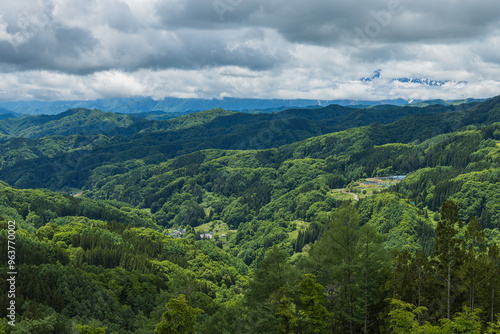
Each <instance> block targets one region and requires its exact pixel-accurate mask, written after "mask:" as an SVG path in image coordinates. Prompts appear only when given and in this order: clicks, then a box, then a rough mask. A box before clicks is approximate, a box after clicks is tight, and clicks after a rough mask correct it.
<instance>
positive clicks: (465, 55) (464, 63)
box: [0, 0, 500, 99]
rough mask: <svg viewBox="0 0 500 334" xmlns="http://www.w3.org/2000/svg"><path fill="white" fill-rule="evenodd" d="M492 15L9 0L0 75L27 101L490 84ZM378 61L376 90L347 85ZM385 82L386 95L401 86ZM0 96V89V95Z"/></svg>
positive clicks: (346, 3) (494, 7)
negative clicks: (98, 94)
mask: <svg viewBox="0 0 500 334" xmlns="http://www.w3.org/2000/svg"><path fill="white" fill-rule="evenodd" d="M499 12H500V2H499V1H498V0H483V1H481V3H480V4H478V3H477V2H476V1H473V0H441V1H435V0H357V1H352V0H332V1H326V0H307V1H306V0H273V1H264V0H207V1H201V0H106V1H101V0H18V1H15V2H14V1H8V2H6V3H2V7H1V8H0V73H3V74H4V79H5V80H4V84H3V85H4V86H5V87H7V85H10V86H12V87H17V89H21V90H23V89H24V90H25V92H26V93H25V94H26V96H28V98H31V97H32V96H41V97H42V98H47V96H49V97H48V98H50V96H54V95H53V94H56V95H57V94H66V93H61V92H57V89H58V88H57V87H64V90H62V92H66V91H69V93H67V94H73V95H78V96H80V95H82V94H87V93H88V92H87V90H88V89H94V90H95V91H98V90H100V91H108V92H109V94H117V92H119V91H120V90H121V89H124V90H125V91H126V92H128V93H129V94H132V95H134V94H135V95H137V94H139V95H140V94H149V93H150V94H153V95H155V96H156V95H158V96H160V95H161V94H164V95H168V94H171V93H172V92H174V93H175V94H178V95H179V96H197V94H200V93H199V92H200V91H201V92H203V93H202V94H203V96H204V97H206V96H216V97H217V96H220V95H221V94H222V95H224V96H232V95H235V96H236V95H238V96H241V95H244V94H253V95H252V96H260V95H262V94H271V95H272V94H275V95H277V96H282V95H283V96H284V95H286V96H284V97H294V96H296V94H299V95H300V96H302V97H307V96H304V95H301V94H305V95H307V94H309V92H310V94H312V95H314V96H318V97H319V98H327V97H337V96H339V97H345V96H355V97H358V96H364V94H371V93H373V92H377V94H378V92H380V91H384V89H386V90H387V89H388V90H390V89H393V88H394V87H392V88H391V87H389V86H387V85H391V84H390V83H391V82H392V81H390V77H392V78H394V77H403V76H411V75H423V76H426V77H430V78H432V79H437V80H456V81H467V82H473V81H474V80H476V79H477V80H483V79H484V80H490V81H491V82H493V81H495V80H497V79H496V78H497V77H498V75H500V58H499V56H498V55H499V54H500V37H499V36H500V17H499V15H498V13H499ZM379 68H380V69H381V70H382V72H381V73H382V74H381V77H382V79H384V77H385V79H387V80H386V81H383V80H382V79H381V80H379V81H377V82H378V83H379V84H380V85H382V83H383V82H385V85H386V86H384V87H369V86H359V84H357V83H356V82H354V81H356V80H359V78H363V77H366V76H369V75H370V73H372V72H373V71H374V70H375V69H379ZM176 71H177V72H176ZM21 73H26V75H20V74H21ZM213 76H215V79H213V78H212V77H213ZM30 78H37V79H30ZM42 78H43V79H42ZM37 80H38V81H37ZM93 80H94V81H96V82H94V81H93ZM165 80H170V81H171V82H169V83H166V81H165ZM174 80H177V81H175V82H174ZM35 81H36V82H35ZM77 81H78V82H79V83H78V84H75V86H74V87H73V86H71V82H77ZM110 81H111V83H110ZM40 82H43V84H42V83H40ZM344 83H347V84H348V88H345V89H344V90H343V91H342V89H343V88H342V87H344V86H345V85H344ZM388 83H389V84H388ZM371 84H375V83H371ZM37 85H39V86H37ZM58 85H59V86H58ZM68 85H69V86H68ZM127 85H128V86H127ZM207 85H210V87H211V88H207V87H205V86H207ZM366 85H368V84H366ZM202 86H203V87H202ZM89 87H90V88H89ZM92 87H94V88H92ZM178 87H184V88H183V89H184V90H182V91H180V90H178ZM387 87H389V88H387ZM478 87H479V86H478ZM492 87H493V86H492ZM495 87H496V86H495ZM495 87H494V88H489V90H488V89H487V90H484V89H483V90H481V89H482V88H481V87H479V88H475V92H476V91H477V92H481V93H477V94H476V95H481V94H483V95H484V94H486V93H484V92H486V91H487V92H488V94H489V92H491V91H492V90H493V89H496V88H495ZM396 88H397V89H398V90H397V91H395V92H394V91H393V92H391V93H390V94H402V93H401V92H402V91H400V90H401V89H406V88H408V87H403V86H398V87H396ZM480 88H481V89H480ZM2 89H4V91H2ZM259 89H260V90H262V92H260V91H259ZM412 89H413V88H412ZM76 91H78V93H75V92H76ZM9 92H10V90H9V89H8V88H2V85H0V95H1V98H4V99H5V98H6V97H5V96H7V95H9V94H10V93H9ZM30 92H31V93H30ZM41 92H43V94H42V93H41ZM128 93H124V94H128ZM473 93H474V92H473ZM30 94H31V95H30ZM88 94H90V95H92V94H93V93H92V92H91V93H88ZM259 94H260V95H259ZM323 94H326V95H328V96H323ZM349 94H351V95H349ZM388 94H389V93H388ZM390 94H389V95H390ZM412 94H413V95H415V94H417V92H412ZM426 94H427V92H426ZM94 95H95V94H94ZM386 95H387V94H386ZM413 95H412V96H413ZM382 97H383V98H385V97H386V96H382Z"/></svg>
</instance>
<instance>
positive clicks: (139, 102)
mask: <svg viewBox="0 0 500 334" xmlns="http://www.w3.org/2000/svg"><path fill="white" fill-rule="evenodd" d="M477 101H480V100H477ZM417 102H422V101H412V102H411V103H410V102H408V101H407V100H404V99H393V100H381V101H362V100H347V99H344V100H306V99H245V98H228V97H226V98H223V99H211V100H210V99H189V98H185V99H183V98H174V97H166V98H163V99H160V100H154V99H153V98H150V97H141V98H114V99H102V100H89V101H10V102H0V108H4V109H7V110H9V111H12V112H15V113H18V114H58V113H61V112H64V111H66V110H68V109H75V108H86V109H101V110H105V111H109V112H114V113H122V114H129V113H139V114H144V113H149V112H152V111H163V112H165V113H185V112H196V111H203V110H209V109H216V108H222V109H226V110H232V111H246V112H273V111H281V110H283V109H284V108H311V107H322V106H327V105H330V104H338V105H342V106H360V107H368V106H374V105H383V104H390V105H411V104H412V103H417ZM469 102H471V101H469Z"/></svg>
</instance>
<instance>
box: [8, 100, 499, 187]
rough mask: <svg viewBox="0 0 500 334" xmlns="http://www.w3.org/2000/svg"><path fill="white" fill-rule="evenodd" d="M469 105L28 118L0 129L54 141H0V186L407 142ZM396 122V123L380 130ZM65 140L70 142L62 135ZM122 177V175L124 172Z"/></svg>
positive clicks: (65, 183) (449, 123)
mask: <svg viewBox="0 0 500 334" xmlns="http://www.w3.org/2000/svg"><path fill="white" fill-rule="evenodd" d="M467 106H468V105H460V106H439V105H435V106H429V107H425V108H413V107H392V106H383V107H377V108H372V109H366V110H357V109H350V108H346V107H340V106H335V105H332V106H329V107H325V108H322V109H311V110H309V111H308V112H306V111H304V110H288V111H283V112H279V113H274V114H244V113H233V112H227V111H223V110H214V111H209V112H202V113H195V114H190V115H188V116H184V117H180V118H176V119H172V120H167V121H148V120H144V119H141V118H129V117H128V116H123V115H114V114H109V113H105V112H101V111H95V110H94V111H88V110H72V111H68V112H67V113H64V114H61V115H56V116H30V117H26V116H25V117H23V118H20V119H16V120H8V121H9V122H7V121H4V122H7V123H2V122H0V128H1V127H2V126H4V129H6V130H4V131H5V132H6V133H11V134H16V133H17V134H21V133H23V134H24V135H25V136H27V137H38V136H39V135H42V134H46V133H51V134H52V136H45V137H42V138H19V137H15V138H12V139H10V140H4V141H3V142H1V143H0V157H1V160H0V179H3V180H5V181H6V182H8V183H9V184H12V185H15V186H17V187H21V188H25V187H34V188H40V187H43V188H50V189H53V190H60V189H63V188H65V187H71V188H84V187H86V184H87V182H88V179H89V178H90V177H91V174H92V171H93V170H95V169H96V168H97V167H100V166H104V165H115V166H116V165H121V166H123V164H124V163H125V162H126V161H129V160H134V159H136V160H140V161H141V163H144V164H157V163H159V162H164V161H166V160H168V159H170V158H173V157H176V156H179V155H183V154H187V153H191V152H196V151H198V150H202V149H210V148H215V149H265V148H269V147H278V146H280V145H285V144H290V143H294V142H298V141H301V140H304V139H306V138H309V137H313V136H318V135H321V134H325V133H332V132H335V131H341V130H344V129H346V128H354V127H357V126H363V125H369V124H370V125H371V128H369V129H365V130H363V131H364V132H366V133H367V135H369V136H370V137H372V138H373V140H374V142H373V143H374V144H383V143H391V142H402V143H406V142H409V141H412V140H415V139H418V140H425V139H428V138H430V137H432V136H434V135H436V134H440V133H446V132H449V131H452V130H454V129H458V128H459V127H461V126H463V125H466V124H469V123H470V122H469V118H470V117H469V116H468V115H469V114H470V111H469V110H470V109H467V108H466V107H467ZM480 112H482V111H481V110H480ZM468 117H469V118H468ZM490 118H491V120H488V122H492V121H493V120H495V119H498V120H500V115H498V113H496V114H493V115H491V117H490ZM395 120H399V122H396V123H392V124H390V125H387V126H381V127H378V125H380V124H386V123H390V122H394V121H395ZM127 124H128V125H127ZM13 129H15V131H14V130H13ZM99 129H104V130H103V131H102V132H103V133H99V134H97V133H96V130H99ZM87 130H88V131H89V132H87ZM9 131H11V132H9ZM67 133H73V135H69V136H68V135H67V136H65V137H61V136H60V135H61V134H67ZM113 134H114V135H113ZM76 166H78V167H76ZM126 168H128V167H126ZM120 170H121V171H123V170H124V169H123V167H120ZM62 175H63V176H62Z"/></svg>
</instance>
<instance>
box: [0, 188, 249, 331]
mask: <svg viewBox="0 0 500 334" xmlns="http://www.w3.org/2000/svg"><path fill="white" fill-rule="evenodd" d="M0 198H1V203H0V210H1V216H2V220H1V221H0V225H1V231H0V244H1V246H0V248H1V249H2V250H4V249H6V248H7V245H6V243H7V219H8V220H13V219H15V221H16V224H17V229H16V259H17V262H16V263H18V264H19V267H18V278H19V279H18V281H17V287H18V294H17V297H16V302H17V303H18V304H17V305H19V308H18V320H17V326H16V333H17V332H30V333H35V332H36V333H74V332H78V331H76V327H77V325H79V324H80V325H82V324H83V325H87V326H90V327H101V328H102V327H107V329H108V331H109V332H114V333H129V332H130V333H137V332H139V333H151V332H152V331H154V328H155V326H156V324H157V323H158V322H159V320H158V319H160V317H161V314H162V313H163V311H164V307H165V304H166V303H167V302H168V300H169V299H170V298H171V297H172V296H174V295H176V294H177V293H184V294H185V295H186V296H188V299H189V301H190V303H191V304H193V303H194V305H195V306H198V307H201V308H202V309H203V310H204V311H205V313H206V314H207V315H208V316H210V315H213V314H214V313H215V312H217V310H218V309H220V308H223V307H224V304H225V303H226V302H228V301H229V300H230V299H231V298H233V297H234V296H236V295H238V294H239V293H241V291H242V289H243V287H244V286H245V285H246V281H247V278H245V276H246V275H247V273H248V271H247V268H246V266H245V265H244V264H243V262H241V261H238V260H237V259H235V258H233V257H232V256H231V255H229V254H228V253H226V252H224V251H223V250H222V249H220V248H218V247H217V246H216V245H215V244H214V243H211V242H203V241H195V238H194V231H192V230H188V237H187V238H184V239H176V238H171V237H168V236H167V235H166V234H165V233H163V232H161V231H160V230H161V229H160V228H159V227H158V226H156V224H154V222H152V220H151V219H152V217H151V216H150V215H149V214H148V213H147V212H141V211H140V210H137V209H133V208H130V207H124V206H120V205H119V204H118V203H114V205H110V204H106V203H103V202H95V201H92V200H88V199H84V198H73V197H68V196H63V195H60V194H56V193H51V192H47V191H41V190H16V189H12V188H10V187H7V186H6V185H4V186H3V188H2V189H1V190H0ZM134 226H147V227H134ZM189 233H191V235H189ZM4 253H5V254H6V252H4ZM5 263H6V262H4V261H2V267H3V266H4V265H5ZM1 275H2V280H1V281H2V283H1V284H2V288H1V289H2V291H7V288H6V286H7V285H6V284H7V281H6V278H7V277H5V275H6V271H5V270H2V274H1ZM8 303H9V300H8V299H7V295H6V294H2V295H1V297H0V304H1V305H2V309H6V308H7V305H8ZM21 306H23V307H21ZM3 316H5V315H3ZM2 321H3V320H2ZM4 325H6V323H4V322H2V323H1V324H0V329H3V330H8V332H10V330H11V329H12V328H11V327H10V326H8V327H6V326H4Z"/></svg>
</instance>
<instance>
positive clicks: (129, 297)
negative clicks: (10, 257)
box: [0, 99, 500, 333]
mask: <svg viewBox="0 0 500 334" xmlns="http://www.w3.org/2000/svg"><path fill="white" fill-rule="evenodd" d="M488 103H489V104H485V105H477V106H475V107H474V108H472V109H470V108H469V109H456V110H453V111H448V112H428V113H424V114H418V113H415V114H411V115H408V116H405V117H403V118H399V117H396V118H397V120H396V121H395V122H392V123H388V124H382V123H381V122H378V123H373V122H372V123H369V124H368V125H366V126H363V127H353V128H348V129H344V130H342V131H339V132H333V133H326V134H322V135H320V136H314V137H310V135H308V134H304V133H303V132H301V131H303V130H304V129H305V128H307V127H309V126H310V125H311V124H313V125H314V124H316V125H314V128H315V129H316V130H318V129H319V130H318V131H319V132H320V133H322V132H321V131H323V130H322V128H321V126H325V125H324V124H323V125H321V126H320V125H318V124H320V123H326V122H328V121H327V119H326V118H325V117H326V116H325V114H328V117H330V116H331V115H332V114H334V113H339V115H340V116H342V117H343V116H345V115H348V114H349V113H351V112H353V111H348V112H347V111H346V110H340V111H339V110H337V109H336V108H337V107H330V108H326V109H324V110H321V113H323V114H321V113H320V114H310V115H306V116H307V117H308V118H309V119H306V118H307V117H306V116H304V117H299V116H300V113H304V111H303V110H298V111H293V110H292V111H287V112H284V113H283V114H279V113H278V114H271V115H265V116H266V117H269V118H268V120H267V121H266V122H257V123H254V122H253V121H252V118H251V117H249V116H252V115H245V114H239V113H228V114H227V115H226V113H225V112H224V111H221V113H222V114H224V115H220V116H218V117H215V118H213V119H210V118H211V117H212V116H210V115H211V113H210V112H207V113H205V114H203V113H201V114H200V117H201V121H202V123H203V124H201V125H200V124H195V125H193V126H191V127H190V126H187V125H188V124H189V121H188V120H189V118H185V119H181V120H180V121H179V120H178V123H175V124H177V125H174V127H175V126H178V127H179V128H178V129H176V130H169V131H156V132H155V131H153V132H147V131H144V132H142V133H139V134H135V135H132V136H129V137H126V136H106V135H102V134H97V135H95V136H81V135H72V136H68V137H63V136H59V137H43V138H40V139H21V138H16V139H15V140H9V141H7V142H5V143H4V145H3V146H2V147H1V148H0V149H1V150H4V151H2V152H4V153H5V154H11V155H10V156H8V155H6V156H2V158H3V160H2V164H3V165H2V170H1V173H2V175H6V176H7V177H8V178H9V179H8V180H7V181H9V182H7V183H1V185H0V216H2V217H3V218H4V220H3V221H0V227H1V230H0V245H1V246H0V249H5V247H6V240H7V239H6V237H7V231H6V229H7V225H6V221H7V220H12V219H15V220H16V222H17V223H18V230H17V241H16V242H18V246H17V247H18V249H17V251H18V257H19V259H18V260H19V268H18V270H19V273H20V276H21V275H22V277H23V278H20V280H19V287H20V292H19V293H20V295H19V299H18V302H19V305H22V307H21V306H20V307H19V308H18V310H19V318H18V320H19V322H18V325H19V327H18V328H16V330H15V331H13V328H12V327H8V326H7V325H5V324H6V321H5V320H2V322H0V332H1V331H2V330H6V331H7V332H26V333H28V332H36V333H72V332H76V333H85V332H98V333H128V332H130V333H132V332H137V333H151V332H153V331H154V330H155V329H156V330H157V332H165V331H167V332H172V331H173V332H176V331H177V332H183V331H184V332H186V331H187V332H193V330H194V331H196V332H198V333H280V332H285V333H311V332H319V333H390V332H401V333H406V332H410V333H411V332H414V333H421V332H435V333H455V332H477V333H482V332H485V333H486V332H488V333H489V332H491V333H494V332H495V330H497V329H498V323H497V318H496V316H495V315H496V314H497V313H499V312H500V311H499V308H500V297H499V296H498V293H497V291H498V282H497V278H496V276H498V271H499V270H500V262H499V261H498V254H497V253H498V246H497V245H498V243H499V242H500V232H499V228H500V226H499V224H500V221H499V220H498V219H499V217H498V210H497V209H498V205H499V204H498V203H500V201H499V200H497V197H498V195H497V194H498V189H497V186H496V185H497V184H498V181H499V180H498V178H499V175H500V172H499V170H500V168H499V167H500V166H499V163H500V146H499V145H498V141H499V140H500V123H495V122H494V121H495V120H496V117H497V116H495V115H496V114H497V113H498V108H497V103H498V99H494V100H491V101H488ZM481 106H482V107H481ZM433 108H434V107H433ZM373 109H374V110H375V111H376V109H380V110H379V111H380V112H382V110H384V109H389V108H387V107H379V108H373ZM414 110H416V109H414ZM429 110H431V109H429ZM386 111H387V110H386ZM343 112H346V113H345V114H342V113H343ZM355 112H356V113H357V112H358V111H355ZM286 113H288V115H289V116H290V117H288V118H280V117H281V116H283V115H284V114H286ZM362 114H363V113H362V112H361V113H360V114H359V115H362ZM318 115H319V116H318ZM340 116H339V117H340ZM204 117H207V118H206V119H207V121H206V122H205V121H203V119H204ZM276 117H278V118H276ZM315 117H316V118H319V119H321V122H318V123H314V122H316V121H318V120H317V119H316V120H315V119H314V118H315ZM283 119H285V120H286V121H283ZM193 120H194V119H193ZM261 120H262V118H261ZM273 120H274V123H273ZM306 121H307V122H306ZM370 121H371V120H370ZM139 122H142V121H139ZM308 122H309V123H308ZM476 122H477V123H476ZM134 124H138V122H136V123H134ZM134 124H132V126H134ZM156 124H159V123H156ZM165 124H166V123H165ZM235 124H236V125H235ZM278 124H281V125H278ZM263 125H265V126H268V127H267V128H266V127H264V129H265V130H269V131H271V132H269V131H267V132H265V134H264V135H263V136H262V138H264V139H265V138H267V139H265V140H264V139H261V137H259V132H254V133H253V135H254V137H253V138H254V139H255V138H257V139H259V140H260V141H257V142H254V143H253V145H262V143H265V145H264V146H265V147H270V148H262V147H255V148H259V149H249V147H234V148H235V149H232V150H228V149H226V147H225V146H224V145H228V146H230V147H231V146H232V145H235V144H236V143H237V142H235V141H232V142H231V141H228V142H227V143H226V142H225V140H228V138H236V139H238V138H239V137H238V135H239V134H242V133H246V132H245V131H242V132H239V131H240V130H241V129H247V130H248V129H254V130H255V129H258V128H259V126H263ZM280 126H282V127H283V129H285V130H286V131H285V132H284V133H278V132H272V131H277V129H279V128H280ZM346 126H347V125H346ZM211 127H212V128H211ZM127 129H131V127H128V128H127ZM201 129H204V130H203V131H208V132H205V134H206V135H205V137H203V136H201V135H199V134H201ZM221 129H226V130H227V132H221ZM235 129H238V130H235ZM261 130H262V128H261ZM316 130H315V131H316ZM127 131H128V130H127ZM210 131H212V132H210ZM217 131H218V132H219V135H220V137H217V136H216V132H217ZM187 133H192V134H193V136H192V137H189V136H188V137H187V138H180V137H179V136H180V134H187ZM198 135H199V137H196V136H198ZM212 135H213V137H211V136H212ZM225 136H229V137H225ZM232 136H234V137H232ZM283 136H284V137H283ZM287 136H289V138H288V137H287ZM152 138H154V139H155V140H154V141H150V140H151V139H152ZM172 138H177V139H176V140H178V141H171V142H167V141H169V140H170V139H172ZM195 138H204V140H211V139H214V140H216V141H215V142H208V144H207V143H205V142H203V143H198V145H199V146H196V145H194V144H195V141H194V139H195ZM286 138H288V139H286ZM299 138H301V139H302V140H299ZM304 138H306V139H304ZM88 139H91V141H87V140H88ZM284 139H286V140H284ZM142 140H144V141H142ZM190 140H193V141H190ZM217 140H221V141H222V142H217ZM266 140H267V141H266ZM282 140H284V142H285V145H281V144H280V143H281V142H282ZM132 142H134V143H144V144H145V145H144V146H138V147H130V146H129V144H130V143H132ZM248 142H249V143H250V141H248ZM221 143H223V144H221ZM174 144H175V145H178V146H177V147H176V149H175V150H174V149H172V151H168V150H165V151H155V150H156V149H157V148H158V145H170V146H167V147H170V148H172V147H174V146H173V145H174ZM190 144H193V146H192V147H188V145H190ZM219 144H221V147H217V146H218V145H219ZM148 145H149V146H148ZM183 145H186V146H183ZM204 145H208V146H211V147H204ZM266 145H267V146H266ZM273 146H276V147H273ZM214 147H215V148H214ZM199 148H203V149H199ZM34 150H37V151H34ZM150 150H151V151H150ZM34 153H36V155H37V156H36V157H32V156H30V154H34ZM2 154H3V153H2ZM151 154H154V155H155V154H158V155H160V157H159V156H156V157H155V156H154V155H153V156H151ZM62 157H64V159H63V158H62ZM13 158H14V160H15V159H17V161H15V162H14V163H13V161H12V159H13ZM25 158H26V159H25ZM57 159H60V160H57ZM34 161H38V162H43V164H41V165H40V166H38V167H37V166H33V162H34ZM64 167H65V168H64ZM29 168H32V169H34V170H33V171H31V173H26V172H27V171H28V170H29ZM40 170H46V171H50V170H52V171H53V174H50V172H49V173H48V174H47V175H48V177H46V176H44V177H46V178H45V179H44V178H43V177H42V178H39V177H38V176H39V175H35V173H39V172H40ZM389 175H404V176H405V177H404V179H402V180H400V182H398V183H397V185H396V184H393V185H392V186H391V187H386V189H385V190H383V191H380V190H379V189H380V188H377V190H376V191H370V192H369V194H363V193H358V195H359V196H358V197H356V200H355V199H354V198H355V197H353V196H345V197H339V196H336V194H338V193H339V191H340V190H342V189H348V190H349V191H353V192H356V191H359V192H361V191H362V190H361V189H362V186H360V184H363V183H364V182H367V180H366V179H367V178H369V177H376V176H389ZM16 177H18V179H17V181H15V182H18V180H22V182H19V183H18V184H15V185H16V186H19V185H22V184H32V185H36V184H41V185H42V186H43V185H44V184H50V183H45V182H49V181H50V182H53V181H55V182H56V183H57V186H55V188H59V189H60V188H61V187H60V186H61V185H63V186H66V187H69V186H74V185H78V188H80V190H82V189H83V190H84V192H83V195H82V196H80V194H78V195H76V196H72V195H62V194H59V193H55V192H50V191H47V190H37V189H16V188H12V187H10V186H9V184H8V183H11V184H12V182H11V180H16ZM36 182H38V183H36ZM73 195H75V194H73ZM346 202H347V203H346ZM222 225H224V226H226V225H227V226H228V227H227V228H228V229H227V230H225V231H224V232H225V233H224V235H222V233H220V232H217V230H216V229H217V226H222ZM166 228H168V229H166ZM172 229H175V233H174V232H172ZM179 230H180V231H179ZM213 231H215V233H211V232H213ZM169 234H170V235H172V236H170V235H169ZM202 235H203V238H204V239H202ZM207 235H209V236H211V237H213V238H212V239H209V240H206V239H205V238H206V237H207ZM2 253H3V254H6V252H5V251H2ZM3 263H6V262H5V261H3V262H2V265H3ZM2 269H3V268H2ZM1 272H2V273H4V272H6V271H5V270H2V271H1ZM0 282H3V283H0V284H2V287H1V290H2V291H3V290H4V289H6V287H7V283H6V280H5V277H2V280H1V281H0ZM74 287H76V288H74ZM45 291H47V292H45ZM0 298H1V299H0V310H1V309H3V310H6V307H4V306H5V305H7V304H6V303H7V302H8V299H7V298H6V296H2V297H0ZM2 305H4V306H2ZM96 305H97V306H96ZM4 312H5V311H4ZM182 312H184V313H186V314H187V315H188V316H186V317H185V318H179V317H177V316H176V315H177V314H179V313H182ZM2 316H3V315H2Z"/></svg>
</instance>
